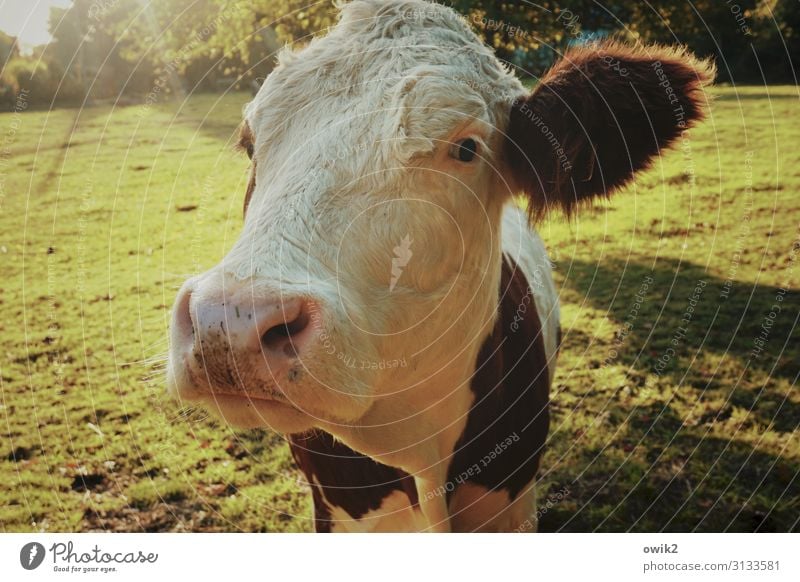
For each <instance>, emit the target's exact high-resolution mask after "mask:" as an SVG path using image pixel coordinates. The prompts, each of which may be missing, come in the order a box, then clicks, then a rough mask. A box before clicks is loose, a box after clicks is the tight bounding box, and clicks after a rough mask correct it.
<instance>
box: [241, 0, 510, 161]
mask: <svg viewBox="0 0 800 582" xmlns="http://www.w3.org/2000/svg"><path fill="white" fill-rule="evenodd" d="M522 93H524V90H523V88H522V86H521V84H520V83H519V81H518V80H517V79H516V78H515V77H514V76H513V75H512V74H511V73H510V72H509V71H508V70H507V69H506V68H505V67H504V66H503V65H501V64H500V62H499V61H498V60H497V58H496V57H495V56H494V54H493V53H492V52H491V51H490V50H489V49H488V48H487V47H486V46H485V45H484V44H483V43H482V42H481V40H480V39H479V38H478V37H477V36H476V35H475V34H474V33H473V32H472V30H471V29H470V28H469V26H468V25H467V24H466V22H464V20H463V18H462V17H460V16H459V15H457V14H456V13H455V12H454V11H453V10H451V9H449V8H447V7H444V6H440V5H438V4H433V3H428V2H424V1H421V0H409V1H407V2H385V1H383V0H356V1H353V2H349V3H347V4H344V5H343V6H342V11H341V16H340V20H339V23H338V24H337V25H336V26H335V27H334V28H333V29H332V30H331V31H330V33H329V34H327V35H326V36H324V37H321V38H317V39H315V40H313V41H312V42H311V43H310V44H309V45H308V46H307V47H306V48H304V49H302V50H300V51H298V52H293V51H291V50H285V51H284V52H282V53H281V55H280V56H279V59H278V66H277V68H276V69H275V71H274V72H273V73H272V75H271V76H270V77H269V78H268V79H267V81H266V83H265V86H264V87H263V89H262V90H261V91H260V93H259V94H258V96H257V97H256V99H255V100H254V101H253V102H252V103H250V104H249V105H248V107H247V109H246V111H245V115H246V118H247V120H248V122H249V124H250V126H251V127H252V128H253V130H254V132H255V134H256V141H257V143H256V153H257V155H258V152H259V148H264V149H266V150H267V151H268V152H269V151H270V150H271V147H270V144H273V143H276V142H277V141H279V140H281V141H283V140H285V138H286V137H287V136H288V135H289V134H291V141H292V142H293V143H294V144H295V147H297V148H298V151H297V152H294V153H300V152H302V155H303V159H304V160H305V161H308V160H314V159H315V158H319V157H326V156H327V157H328V158H334V159H336V158H337V157H347V158H348V164H347V166H348V169H349V170H350V171H356V172H357V171H360V170H364V169H366V168H365V167H364V166H363V164H366V161H367V160H370V165H371V168H370V169H371V170H373V171H374V170H375V161H376V158H377V159H378V160H380V159H381V157H383V158H384V162H385V164H384V165H389V166H391V165H393V164H392V163H391V162H400V163H401V164H402V163H405V162H407V161H408V160H409V159H411V158H412V157H414V156H415V155H418V154H424V153H426V152H430V151H431V150H432V149H433V148H434V147H435V145H436V141H437V140H441V139H443V138H445V137H446V136H447V133H448V132H449V131H451V130H452V129H453V128H454V126H457V125H459V124H463V123H465V122H467V121H469V120H470V118H475V119H479V120H482V121H485V122H487V123H489V124H491V125H492V126H498V125H504V124H505V120H506V118H507V116H508V103H509V102H510V101H511V100H513V98H514V97H517V96H519V95H520V94H522ZM504 104H505V106H504ZM357 144H369V145H368V147H365V148H360V149H361V151H360V152H359V148H358V147H356V146H357ZM331 149H333V151H331ZM350 150H352V151H350ZM287 153H288V152H287ZM359 154H360V155H359ZM267 155H268V154H267ZM316 161H318V160H316ZM359 161H360V162H361V163H360V164H359ZM354 164H355V167H354ZM328 165H331V164H328Z"/></svg>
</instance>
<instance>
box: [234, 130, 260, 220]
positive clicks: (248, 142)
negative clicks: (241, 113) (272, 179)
mask: <svg viewBox="0 0 800 582" xmlns="http://www.w3.org/2000/svg"><path fill="white" fill-rule="evenodd" d="M255 143H256V138H255V136H254V135H253V130H252V129H250V124H249V123H247V122H246V121H243V122H242V124H241V125H240V126H239V141H237V142H236V149H238V150H240V151H244V152H247V157H248V158H250V159H251V160H252V159H253V153H254V151H255V150H254V148H255ZM255 189H256V163H255V162H253V167H252V168H251V169H250V180H249V181H248V182H247V192H245V195H244V208H243V210H242V215H246V214H247V207H248V206H250V198H252V196H253V190H255Z"/></svg>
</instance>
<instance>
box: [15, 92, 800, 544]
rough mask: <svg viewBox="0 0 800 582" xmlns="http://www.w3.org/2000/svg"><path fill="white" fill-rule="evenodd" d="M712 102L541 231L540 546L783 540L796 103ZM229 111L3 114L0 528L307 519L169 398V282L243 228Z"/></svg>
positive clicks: (274, 523) (233, 108)
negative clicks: (624, 173)
mask: <svg viewBox="0 0 800 582" xmlns="http://www.w3.org/2000/svg"><path fill="white" fill-rule="evenodd" d="M715 94H716V100H715V103H714V105H713V108H712V112H713V115H712V117H711V118H710V119H709V121H708V122H707V123H706V124H704V125H703V126H701V127H699V128H697V129H696V130H694V131H693V132H692V138H691V141H690V147H689V148H688V149H683V150H682V149H678V150H676V151H673V152H671V153H669V154H668V155H666V156H665V157H664V158H663V159H662V160H661V161H659V162H658V163H657V164H656V165H655V166H654V167H653V168H652V169H651V170H650V171H649V172H648V173H646V174H645V175H643V176H641V177H640V178H639V179H638V180H637V182H636V184H635V185H633V186H631V187H629V188H627V189H626V191H625V192H624V193H621V194H620V195H618V196H616V197H615V198H614V199H613V200H612V201H611V202H610V203H608V204H604V205H601V206H598V207H597V208H595V209H593V210H589V211H588V212H585V213H584V214H582V215H581V216H580V217H579V218H578V219H575V220H573V221H572V222H570V223H566V222H564V221H563V220H560V219H553V220H550V221H547V222H545V223H543V224H542V225H541V226H540V231H541V233H542V236H543V238H544V239H545V241H546V242H547V244H548V247H549V249H550V250H551V252H552V254H553V258H554V259H555V262H556V278H557V281H558V283H559V285H560V286H561V298H562V304H563V322H562V323H563V328H564V342H563V348H562V353H561V358H560V362H559V370H558V373H557V377H556V382H555V386H554V389H553V406H554V415H553V422H552V429H551V439H550V449H549V451H548V453H547V455H546V457H545V459H544V462H543V466H542V483H541V486H540V493H539V496H540V499H546V497H547V495H548V493H550V494H555V492H557V491H561V490H564V489H565V488H566V490H568V491H569V493H568V495H566V498H565V500H563V501H560V502H559V503H558V504H556V505H555V506H553V507H552V508H551V509H549V510H548V511H547V512H546V513H545V514H544V515H543V516H542V520H541V529H543V530H555V529H560V528H564V529H567V530H594V529H599V530H626V529H636V530H645V531H650V530H660V529H662V528H663V529H667V530H692V529H699V530H710V531H718V530H724V529H731V530H747V531H751V530H754V529H756V528H761V529H768V530H769V529H775V530H786V529H789V528H792V527H794V528H797V527H798V526H797V523H796V520H797V518H798V515H800V501H798V499H800V483H798V476H797V471H798V467H799V466H800V443H798V422H800V395H798V393H797V390H796V388H795V383H796V379H797V374H798V372H799V371H800V362H799V361H798V352H797V346H798V340H800V334H798V332H797V331H796V323H797V317H798V311H799V308H800V302H798V296H797V291H796V289H797V285H798V279H799V278H800V266H798V264H797V263H798V262H800V260H798V259H797V258H796V257H797V255H796V254H795V255H793V254H792V245H793V244H795V241H796V240H797V239H798V236H799V235H800V233H799V232H798V228H800V224H799V223H798V220H800V218H799V217H798V214H797V198H798V191H800V152H799V151H798V147H797V146H798V144H800V127H798V125H797V124H796V123H795V122H794V120H796V118H797V116H798V114H799V113H800V105H799V104H798V100H797V99H798V96H797V92H796V89H795V88H790V87H772V88H770V89H769V94H767V92H766V91H765V90H764V89H755V88H752V89H751V88H745V89H740V90H738V91H734V90H733V89H731V88H724V89H718V90H717V91H716V93H715ZM247 98H248V96H247V95H245V94H233V95H228V96H226V97H223V98H221V99H219V98H218V97H217V96H210V95H199V96H195V97H192V98H190V99H189V100H188V101H187V102H185V103H182V104H179V103H166V104H156V105H154V106H153V107H151V108H143V107H125V108H116V109H112V108H111V107H94V108H88V109H84V110H82V111H81V110H77V109H63V110H56V111H53V112H50V113H46V112H32V113H25V114H24V115H22V116H21V117H14V115H13V114H3V115H0V132H2V135H6V132H7V130H9V128H11V127H15V128H16V129H15V131H14V133H13V135H11V137H10V138H9V139H8V140H7V143H6V144H5V145H7V146H8V147H9V148H10V149H9V155H8V156H6V157H4V158H3V159H4V160H5V161H7V165H4V166H0V169H2V171H3V172H4V173H3V175H2V178H3V180H4V181H3V182H2V184H3V190H2V191H0V225H1V226H0V233H1V234H0V237H1V238H0V265H1V267H0V268H2V271H0V272H1V273H2V280H1V281H0V289H1V290H2V291H1V293H0V338H1V341H2V347H3V353H2V358H0V386H1V387H2V402H0V406H2V407H1V408H0V418H2V423H3V426H2V431H1V432H2V434H3V440H2V443H3V449H2V451H0V453H2V457H0V464H1V465H2V476H3V477H2V484H1V485H0V524H2V528H3V529H4V530H6V531H18V530H47V531H55V530H89V529H97V530H102V529H114V530H134V531H141V530H148V531H150V530H159V531H161V530H226V531H235V530H240V529H241V530H248V531H249V530H254V531H257V530H263V531H286V530H289V531H295V530H304V531H305V530H309V529H310V527H311V524H310V521H309V518H310V496H309V495H308V492H307V490H306V489H305V488H304V486H303V485H301V481H302V480H301V478H300V475H299V473H298V472H297V471H296V470H295V469H294V468H293V465H292V461H291V459H290V455H289V453H288V449H287V447H286V445H285V444H284V443H283V441H282V439H281V438H279V437H277V436H275V435H272V434H269V433H261V432H258V431H253V432H248V433H245V434H241V433H239V434H236V433H234V432H232V431H231V430H230V429H228V428H225V427H223V426H221V425H219V424H218V423H217V422H215V421H213V420H212V419H210V418H207V416H206V415H205V414H204V413H202V412H200V411H189V410H181V409H180V408H179V407H178V406H176V405H175V404H174V403H172V402H170V401H169V400H168V399H166V397H165V396H164V394H163V392H164V390H163V376H162V372H161V368H162V367H163V354H164V352H165V351H166V348H167V343H166V334H167V325H168V314H169V306H170V305H171V303H172V300H173V297H174V295H175V293H176V291H177V288H178V286H179V285H180V284H181V282H182V281H183V280H184V278H185V276H186V275H188V274H190V273H195V272H199V271H202V270H204V269H206V268H208V267H210V266H212V265H213V264H215V263H216V262H217V261H218V260H219V259H220V258H221V257H222V256H223V255H224V253H225V251H226V250H227V249H228V248H230V246H231V244H232V243H233V240H235V237H236V235H237V232H238V230H239V228H240V223H241V204H242V194H243V192H244V189H245V184H246V180H247V163H246V160H245V159H243V157H242V156H241V154H238V153H235V152H233V151H232V148H231V147H230V144H231V142H232V140H233V139H234V136H235V128H236V125H237V124H238V122H239V119H240V111H241V106H242V105H243V104H244V102H245V101H246V100H247ZM17 126H18V127H17ZM748 152H751V153H748ZM692 169H693V171H694V176H695V178H694V183H693V182H692V179H691V177H690V176H689V172H690V170H692ZM748 182H750V185H749V186H748ZM192 207H195V208H192ZM181 209H183V210H181ZM792 257H795V259H793V258H792ZM729 277H731V278H732V279H731V282H727V283H726V281H727V279H728V278H729ZM647 278H652V280H653V284H652V285H650V287H649V289H648V290H647V292H646V293H645V294H644V300H643V301H642V302H641V307H640V309H639V310H638V312H637V314H636V317H635V318H634V319H633V320H632V321H631V320H630V313H631V306H632V305H633V303H634V301H635V297H636V294H637V292H639V290H640V289H641V287H642V282H643V281H644V280H645V279H647ZM698 281H703V282H705V286H704V287H703V288H702V289H703V291H702V295H701V296H700V298H699V299H698V300H697V302H696V305H695V306H694V311H693V313H692V316H691V319H690V321H689V322H688V324H686V325H685V326H683V327H685V332H684V333H682V334H681V336H680V338H679V340H678V341H677V345H673V344H671V342H672V341H673V339H674V338H675V337H676V331H677V329H678V328H679V327H681V326H682V324H681V321H680V320H681V318H683V317H684V314H685V312H686V310H687V306H688V305H689V298H690V296H691V295H692V293H693V290H694V289H695V287H696V286H697V284H698ZM783 287H788V288H789V289H790V290H789V291H788V292H787V293H786V295H785V297H784V299H783V301H782V302H781V306H782V308H781V312H780V313H779V314H778V316H777V318H776V319H775V321H774V324H773V325H772V327H771V330H770V333H769V336H768V339H767V342H766V346H765V348H764V350H763V353H761V354H760V355H759V356H758V357H752V355H751V352H752V350H753V347H754V338H756V337H757V336H758V335H759V333H760V331H761V325H762V323H763V322H764V319H765V317H766V316H767V315H768V314H769V312H770V309H771V307H772V305H773V304H775V303H776V296H777V295H778V294H779V292H780V289H781V288H783ZM626 320H628V321H630V322H631V326H630V330H629V331H628V332H625V333H624V334H623V333H622V331H621V330H622V329H623V324H624V323H625V321H626ZM615 334H616V336H615ZM615 337H616V341H615ZM670 348H673V349H674V354H672V355H670V357H668V358H666V362H665V363H662V364H661V365H659V360H661V361H662V362H664V360H665V354H671V352H670V351H669V350H670ZM613 350H616V351H613ZM610 354H616V355H615V356H614V357H610Z"/></svg>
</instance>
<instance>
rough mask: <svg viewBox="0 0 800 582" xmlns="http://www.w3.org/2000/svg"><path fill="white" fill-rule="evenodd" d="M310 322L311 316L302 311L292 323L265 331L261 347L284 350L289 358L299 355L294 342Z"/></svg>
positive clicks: (282, 324)
mask: <svg viewBox="0 0 800 582" xmlns="http://www.w3.org/2000/svg"><path fill="white" fill-rule="evenodd" d="M310 321H311V317H310V316H309V314H308V313H307V312H306V310H305V309H301V310H300V313H298V314H297V316H296V317H295V318H294V319H292V320H291V321H288V322H284V323H280V324H278V325H275V326H272V327H271V328H269V329H268V330H267V331H265V332H264V333H263V334H262V336H261V345H262V346H264V347H265V348H266V349H268V350H279V349H283V351H284V353H285V354H286V355H287V356H295V355H297V354H296V349H295V345H294V342H293V341H292V340H293V339H294V338H296V337H297V336H298V335H299V334H300V333H301V332H302V331H303V330H304V329H306V328H307V327H308V324H309V322H310Z"/></svg>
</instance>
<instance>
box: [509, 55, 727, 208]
mask: <svg viewBox="0 0 800 582" xmlns="http://www.w3.org/2000/svg"><path fill="white" fill-rule="evenodd" d="M714 74H715V70H714V66H713V64H711V63H710V62H707V61H700V60H698V59H696V58H695V57H694V56H692V55H691V54H689V53H687V52H686V51H685V50H683V49H680V48H669V47H662V46H637V47H628V46H625V45H622V44H619V43H617V42H613V41H612V42H603V43H598V44H592V45H587V46H581V47H577V48H573V49H570V50H569V51H567V52H566V53H565V54H564V57H563V58H562V59H560V60H559V61H558V62H557V63H556V64H555V65H554V66H553V67H552V68H551V69H550V70H549V71H548V72H547V73H546V74H545V75H544V77H543V78H542V79H541V82H540V83H539V84H538V85H537V86H536V88H535V89H534V90H533V92H532V93H531V94H530V95H528V96H527V97H524V98H522V99H518V100H517V101H515V102H514V104H513V105H512V107H511V115H510V122H509V127H508V132H507V139H506V144H505V156H506V160H507V162H508V164H509V166H510V168H511V171H512V174H513V179H514V183H515V184H516V185H517V186H518V187H519V188H520V189H521V190H523V191H524V192H525V193H526V194H527V195H528V197H529V198H530V201H529V204H528V207H529V209H530V213H531V216H532V217H535V218H538V217H541V216H542V215H544V214H545V213H546V211H547V210H548V209H551V208H553V207H556V208H561V209H562V210H564V211H565V212H566V213H567V214H570V213H571V212H572V211H574V210H575V208H576V207H577V205H578V203H580V202H581V201H583V200H587V199H589V198H592V197H594V196H607V195H609V194H610V193H611V192H612V191H613V190H614V189H616V188H618V187H620V186H622V185H624V184H625V183H626V182H628V181H629V180H630V179H631V178H632V177H633V175H634V173H635V172H636V171H638V170H641V169H643V168H646V167H647V166H648V165H649V164H650V163H651V161H652V160H653V158H654V157H655V156H657V155H658V154H659V153H660V151H661V149H662V148H664V147H666V146H668V145H670V144H671V143H672V142H674V141H675V139H676V138H677V137H679V136H680V135H681V133H682V132H683V131H684V130H686V129H687V128H688V127H690V126H691V125H692V124H693V123H694V122H696V121H698V120H700V119H702V118H703V117H704V113H705V112H704V105H705V103H706V98H705V95H704V93H703V87H704V86H705V85H707V84H709V83H711V82H712V81H713V79H714Z"/></svg>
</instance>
